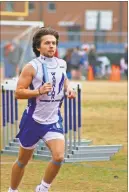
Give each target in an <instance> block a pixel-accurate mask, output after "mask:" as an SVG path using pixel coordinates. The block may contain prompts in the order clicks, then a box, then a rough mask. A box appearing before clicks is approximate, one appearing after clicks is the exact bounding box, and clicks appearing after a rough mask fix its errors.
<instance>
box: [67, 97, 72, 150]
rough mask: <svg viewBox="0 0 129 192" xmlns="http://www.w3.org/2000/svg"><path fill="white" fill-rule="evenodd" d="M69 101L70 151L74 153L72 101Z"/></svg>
mask: <svg viewBox="0 0 129 192" xmlns="http://www.w3.org/2000/svg"><path fill="white" fill-rule="evenodd" d="M68 100H69V151H70V153H72V99H68Z"/></svg>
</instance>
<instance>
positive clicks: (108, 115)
mask: <svg viewBox="0 0 129 192" xmlns="http://www.w3.org/2000/svg"><path fill="white" fill-rule="evenodd" d="M82 90H83V97H82V122H83V125H82V127H83V130H82V137H83V138H87V139H92V140H93V144H123V149H122V150H121V151H120V152H119V153H117V154H116V155H115V156H113V158H112V159H111V161H106V162H83V163H73V164H64V165H63V167H62V169H61V171H60V173H59V175H58V176H57V178H56V179H55V181H54V182H53V185H52V187H51V190H50V192H127V82H120V83H117V82H116V83H112V82H106V81H103V82H101V81H98V82H97V81H96V82H83V89H82ZM23 104H24V102H23V101H21V102H20V110H21V111H23V106H24V105H23ZM15 159H16V157H11V156H5V155H2V157H1V164H2V165H1V192H7V189H8V187H9V182H10V181H9V180H10V172H11V167H12V162H13V161H14V160H15ZM46 165H47V163H46V162H42V161H39V160H32V161H31V162H30V164H29V165H28V166H27V168H26V172H25V175H24V178H23V180H22V183H21V184H20V186H19V191H20V192H32V191H34V188H35V186H36V185H37V184H38V183H40V180H41V178H42V175H43V173H44V170H45V167H46Z"/></svg>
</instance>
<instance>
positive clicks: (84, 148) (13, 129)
mask: <svg viewBox="0 0 129 192" xmlns="http://www.w3.org/2000/svg"><path fill="white" fill-rule="evenodd" d="M16 83H17V82H16V80H9V81H6V82H4V83H3V84H2V86H1V88H2V89H1V93H2V123H3V126H2V131H3V134H2V136H3V146H2V151H1V152H2V153H5V154H10V155H17V154H18V151H19V140H18V139H16V138H15V136H16V134H17V133H18V130H19V127H18V124H19V123H18V116H19V115H18V113H19V110H18V100H17V99H16V98H15V96H14V92H15V89H16ZM72 87H73V88H74V89H76V93H77V94H76V98H74V99H68V98H67V95H66V94H64V102H63V103H64V104H63V108H64V109H63V112H64V114H63V115H64V118H63V124H64V136H65V161H64V162H65V163H72V162H83V161H108V160H110V159H111V157H112V156H113V155H114V154H116V153H117V152H118V151H119V150H120V149H121V148H122V145H121V144H118V145H99V146H96V145H91V144H92V140H87V139H82V134H81V133H82V104H81V100H82V95H81V92H82V87H81V84H80V83H73V84H72ZM33 158H34V159H41V160H46V161H47V160H50V159H51V153H50V151H49V150H48V148H47V147H46V145H45V144H44V143H43V141H42V140H40V141H39V142H38V144H37V147H36V149H35V152H34V155H33Z"/></svg>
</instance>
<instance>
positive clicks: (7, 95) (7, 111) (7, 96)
mask: <svg viewBox="0 0 129 192" xmlns="http://www.w3.org/2000/svg"><path fill="white" fill-rule="evenodd" d="M6 102H7V107H6V114H7V144H8V143H9V90H6Z"/></svg>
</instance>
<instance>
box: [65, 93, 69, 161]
mask: <svg viewBox="0 0 129 192" xmlns="http://www.w3.org/2000/svg"><path fill="white" fill-rule="evenodd" d="M67 105H68V104H67V96H66V95H64V130H65V157H67V155H68V110H67V109H68V108H67Z"/></svg>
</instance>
